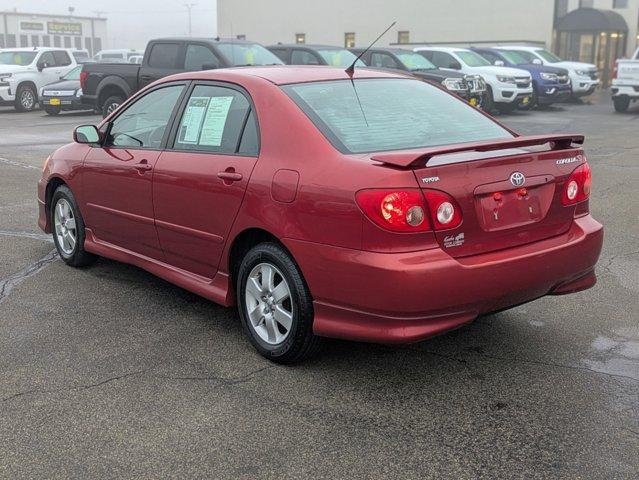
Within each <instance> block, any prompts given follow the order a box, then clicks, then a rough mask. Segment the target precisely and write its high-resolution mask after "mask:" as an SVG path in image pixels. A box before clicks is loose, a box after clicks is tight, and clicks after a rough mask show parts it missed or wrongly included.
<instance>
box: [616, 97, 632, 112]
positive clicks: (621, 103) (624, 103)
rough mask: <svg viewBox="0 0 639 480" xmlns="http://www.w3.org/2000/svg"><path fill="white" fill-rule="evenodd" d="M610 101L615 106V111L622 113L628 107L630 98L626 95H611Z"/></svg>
mask: <svg viewBox="0 0 639 480" xmlns="http://www.w3.org/2000/svg"><path fill="white" fill-rule="evenodd" d="M612 103H613V104H614V106H615V111H616V112H619V113H623V112H625V111H626V110H628V107H630V98H628V97H626V96H621V97H613V98H612Z"/></svg>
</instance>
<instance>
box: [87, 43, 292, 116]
mask: <svg viewBox="0 0 639 480" xmlns="http://www.w3.org/2000/svg"><path fill="white" fill-rule="evenodd" d="M248 65H282V61H281V60H280V59H279V58H277V57H276V56H275V55H274V54H273V53H271V52H269V51H268V50H267V49H266V48H264V47H263V46H261V45H259V44H257V43H253V42H248V41H245V40H235V39H233V40H225V39H219V38H191V37H189V38H160V39H157V40H151V41H150V42H149V43H148V45H147V46H146V50H145V51H144V58H143V59H142V63H141V64H140V65H136V64H133V63H131V64H129V63H91V64H84V66H83V67H82V73H81V74H80V83H81V85H82V103H83V104H85V105H87V106H88V107H90V108H93V109H96V110H99V111H101V112H102V115H103V116H105V117H106V116H107V115H108V114H110V113H111V112H112V111H113V110H115V109H116V108H118V106H119V105H120V104H121V103H122V102H124V101H125V100H126V99H127V98H129V97H130V96H131V95H133V94H134V93H135V92H137V91H138V90H139V89H141V88H143V87H145V86H147V85H148V84H149V83H152V82H154V81H155V80H158V79H160V78H162V77H166V76H168V75H173V74H174V73H181V72H192V71H196V70H212V69H215V68H224V67H239V66H248Z"/></svg>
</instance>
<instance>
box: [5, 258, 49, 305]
mask: <svg viewBox="0 0 639 480" xmlns="http://www.w3.org/2000/svg"><path fill="white" fill-rule="evenodd" d="M56 258H58V252H57V251H56V250H51V251H50V252H49V253H47V254H46V255H45V256H44V257H42V258H41V259H39V260H36V261H35V262H33V263H32V264H30V265H27V266H26V267H24V268H23V269H22V270H20V271H18V272H16V273H14V274H11V275H9V276H8V277H5V278H2V279H0V303H2V302H3V301H4V300H5V299H6V298H7V296H8V295H9V294H10V293H11V290H13V288H14V287H15V286H16V285H18V284H20V283H22V282H24V281H25V280H26V279H27V278H29V277H32V276H34V275H35V274H37V273H38V272H40V271H41V270H43V269H44V268H45V267H46V266H47V265H49V264H50V263H51V262H53V261H54V260H55V259H56Z"/></svg>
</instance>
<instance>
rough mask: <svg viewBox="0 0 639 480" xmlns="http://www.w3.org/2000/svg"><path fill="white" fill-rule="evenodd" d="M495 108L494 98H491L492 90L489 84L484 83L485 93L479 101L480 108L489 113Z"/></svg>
mask: <svg viewBox="0 0 639 480" xmlns="http://www.w3.org/2000/svg"><path fill="white" fill-rule="evenodd" d="M493 108H495V100H494V99H493V90H492V88H490V85H486V93H484V99H483V100H482V102H481V109H482V110H483V111H484V112H487V113H491V112H492V111H493Z"/></svg>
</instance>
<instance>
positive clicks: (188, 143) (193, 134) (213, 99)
mask: <svg viewBox="0 0 639 480" xmlns="http://www.w3.org/2000/svg"><path fill="white" fill-rule="evenodd" d="M250 112H251V104H250V103H249V101H248V100H247V98H246V97H245V96H244V95H243V94H242V93H240V92H238V91H237V90H233V89H231V88H225V87H218V86H212V85H198V86H196V87H195V88H194V89H193V93H191V96H190V97H189V100H188V102H187V104H186V108H185V109H184V113H183V114H182V118H181V119H180V123H179V128H178V131H177V135H176V137H175V142H174V145H173V148H175V149H176V150H194V151H200V152H212V153H220V154H235V153H240V137H241V136H242V132H243V131H244V130H245V126H246V125H247V122H248V121H249V120H250V121H251V122H253V125H252V126H251V127H254V126H255V125H254V120H253V119H252V118H251V119H249V114H250ZM246 148H247V149H250V148H251V147H250V145H249V146H246Z"/></svg>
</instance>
